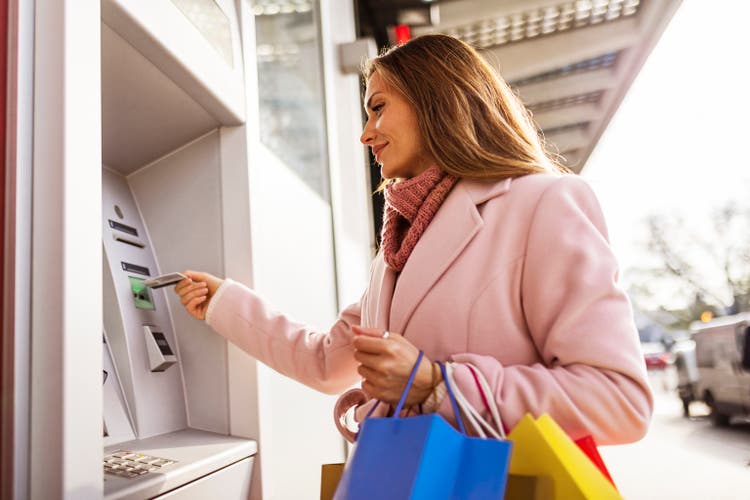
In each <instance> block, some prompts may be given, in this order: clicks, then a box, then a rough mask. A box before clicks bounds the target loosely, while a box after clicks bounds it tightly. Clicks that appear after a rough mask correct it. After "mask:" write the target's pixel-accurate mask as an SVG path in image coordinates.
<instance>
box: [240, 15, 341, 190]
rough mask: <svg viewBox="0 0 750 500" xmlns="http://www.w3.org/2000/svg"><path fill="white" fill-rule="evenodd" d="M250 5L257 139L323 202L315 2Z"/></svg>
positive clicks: (323, 133) (321, 106)
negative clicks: (257, 105) (257, 104)
mask: <svg viewBox="0 0 750 500" xmlns="http://www.w3.org/2000/svg"><path fill="white" fill-rule="evenodd" d="M252 5H253V13H254V14H255V32H256V45H257V51H258V91H259V92H258V93H259V99H260V136H261V137H260V138H261V141H262V142H263V143H264V144H265V145H266V146H268V147H269V148H270V149H271V150H272V151H273V152H274V153H276V155H278V157H279V158H281V160H282V161H283V162H284V163H285V164H286V165H287V166H288V167H289V168H290V169H291V170H292V171H293V172H294V173H295V174H297V175H298V176H299V177H300V178H301V179H302V180H303V181H304V182H305V183H306V184H307V185H308V186H310V188H312V189H313V190H314V191H315V192H316V193H318V194H319V195H320V196H321V197H322V198H323V199H325V200H326V201H328V200H329V196H328V168H327V148H326V126H325V108H324V97H323V86H322V79H323V78H322V73H321V71H322V67H323V61H322V58H321V52H320V39H319V34H318V26H317V10H318V6H317V3H315V2H312V3H311V2H310V1H308V0H297V1H289V2H277V1H269V0H265V1H264V0H254V1H253V2H252Z"/></svg>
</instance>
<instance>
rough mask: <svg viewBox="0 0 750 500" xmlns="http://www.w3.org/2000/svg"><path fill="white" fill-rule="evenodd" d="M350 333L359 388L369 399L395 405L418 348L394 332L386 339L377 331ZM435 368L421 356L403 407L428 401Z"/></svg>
mask: <svg viewBox="0 0 750 500" xmlns="http://www.w3.org/2000/svg"><path fill="white" fill-rule="evenodd" d="M352 330H353V331H354V333H355V337H354V349H356V351H355V353H354V359H356V360H357V361H359V362H360V365H359V368H358V370H357V371H358V372H359V374H360V375H362V377H363V378H364V380H363V381H362V389H363V390H364V391H365V392H366V393H367V395H368V396H370V397H372V398H375V399H379V400H380V401H383V402H385V403H388V404H391V405H395V404H397V403H398V400H399V399H400V398H401V393H402V392H403V391H404V388H405V387H406V382H407V381H408V380H409V375H410V374H411V370H412V368H413V367H414V363H415V362H416V361H417V356H418V355H419V349H417V348H416V347H415V346H414V345H413V344H412V343H411V342H409V341H408V340H406V339H405V338H404V337H402V336H401V335H399V334H397V333H393V332H389V334H388V337H387V338H384V337H383V334H384V330H381V329H378V328H360V327H358V326H354V327H352ZM436 368H437V367H435V366H433V363H431V362H430V360H429V359H427V357H426V356H423V357H422V362H421V363H420V365H419V369H418V370H417V374H416V376H415V377H414V383H413V384H412V386H411V390H410V391H409V394H408V395H407V396H406V402H405V406H412V405H416V404H419V403H422V402H424V400H425V399H427V396H429V395H430V393H431V392H432V390H433V388H434V385H435V384H436V381H435V380H434V377H435V373H434V370H435V369H436ZM439 374H440V370H439V368H437V377H436V378H437V382H440V380H442V378H441V377H440V376H439Z"/></svg>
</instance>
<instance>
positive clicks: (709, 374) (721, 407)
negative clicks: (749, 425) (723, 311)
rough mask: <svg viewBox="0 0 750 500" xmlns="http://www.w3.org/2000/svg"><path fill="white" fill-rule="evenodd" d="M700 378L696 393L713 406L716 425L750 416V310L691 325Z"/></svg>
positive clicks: (712, 410)
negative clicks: (739, 416)
mask: <svg viewBox="0 0 750 500" xmlns="http://www.w3.org/2000/svg"><path fill="white" fill-rule="evenodd" d="M691 332H692V335H693V340H695V358H696V363H697V366H698V380H697V383H696V385H695V393H696V394H695V395H696V396H697V397H699V398H701V399H702V400H703V401H704V402H705V403H706V404H707V405H708V406H709V407H710V408H711V420H712V421H713V423H714V424H716V425H728V424H729V420H730V418H731V417H732V416H735V415H742V416H750V339H748V337H750V313H741V314H735V315H732V316H724V317H720V318H716V319H713V320H711V321H709V322H707V323H702V322H695V323H693V324H692V325H691Z"/></svg>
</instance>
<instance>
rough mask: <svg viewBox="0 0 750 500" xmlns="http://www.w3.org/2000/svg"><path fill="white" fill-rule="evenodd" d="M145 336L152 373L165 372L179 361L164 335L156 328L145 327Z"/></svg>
mask: <svg viewBox="0 0 750 500" xmlns="http://www.w3.org/2000/svg"><path fill="white" fill-rule="evenodd" d="M143 335H144V336H145V338H146V351H147V352H148V362H149V368H151V371H152V372H163V371H164V370H166V369H167V368H169V367H170V366H172V365H173V364H175V362H176V361H177V357H176V356H175V355H174V352H173V351H172V348H171V347H170V346H169V342H168V341H167V337H165V336H164V333H162V332H160V331H157V330H156V329H154V327H152V326H149V325H145V326H144V327H143Z"/></svg>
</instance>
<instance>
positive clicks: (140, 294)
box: [128, 276, 156, 311]
mask: <svg viewBox="0 0 750 500" xmlns="http://www.w3.org/2000/svg"><path fill="white" fill-rule="evenodd" d="M128 278H129V279H130V289H131V290H132V292H133V301H134V302H135V307H136V308H137V309H146V310H148V311H153V310H154V309H156V307H155V306H154V301H153V299H152V298H151V290H150V289H149V288H148V287H147V286H146V285H144V284H143V278H136V277H133V276H128Z"/></svg>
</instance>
